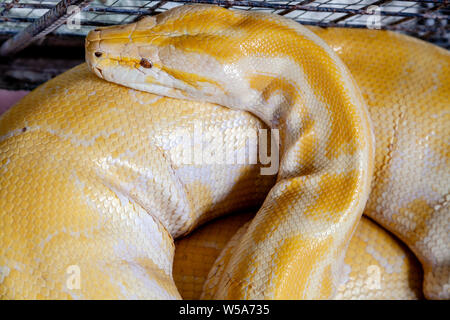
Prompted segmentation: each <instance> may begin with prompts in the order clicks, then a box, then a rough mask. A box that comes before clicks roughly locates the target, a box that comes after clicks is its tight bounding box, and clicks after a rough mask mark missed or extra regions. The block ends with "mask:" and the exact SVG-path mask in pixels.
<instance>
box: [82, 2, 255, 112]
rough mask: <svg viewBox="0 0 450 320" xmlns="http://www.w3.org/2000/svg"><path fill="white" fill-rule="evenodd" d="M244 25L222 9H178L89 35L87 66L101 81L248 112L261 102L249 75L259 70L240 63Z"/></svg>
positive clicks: (240, 18) (243, 18) (237, 16)
mask: <svg viewBox="0 0 450 320" xmlns="http://www.w3.org/2000/svg"><path fill="white" fill-rule="evenodd" d="M246 19H247V16H246V15H245V14H244V13H238V12H236V11H231V10H227V9H224V8H221V7H218V6H210V5H194V6H180V7H176V8H174V9H171V10H168V11H166V12H164V13H161V14H158V15H156V16H151V17H150V16H149V17H144V18H143V19H141V20H139V21H137V22H135V23H132V24H128V25H119V26H113V27H106V28H99V29H96V30H93V31H91V32H90V33H89V34H88V36H87V38H86V61H87V63H88V65H89V67H90V68H91V70H92V71H93V72H94V73H95V74H96V75H97V76H99V77H101V78H103V79H105V80H107V81H111V82H115V83H118V84H121V85H124V86H127V87H131V88H133V89H137V90H141V91H146V92H150V93H154V94H159V95H163V96H168V97H173V98H181V99H191V100H200V101H207V102H212V103H217V104H221V105H226V106H229V107H235V108H238V109H244V108H245V106H249V105H253V106H254V105H255V104H256V102H255V101H256V99H257V98H258V97H259V93H258V92H255V94H254V95H253V94H252V92H254V90H252V88H249V81H248V79H247V78H246V75H245V73H248V72H251V71H252V70H248V69H251V68H254V66H255V65H254V64H249V63H245V61H244V60H242V58H243V57H244V58H245V52H244V51H245V48H244V47H243V45H242V43H243V42H242V40H243V37H245V34H243V33H248V32H247V30H246V29H245V28H243V27H242V24H243V23H244V24H245V23H246V21H247V22H248V20H246ZM250 27H251V26H250ZM255 43H257V42H255ZM239 59H241V60H240V61H239ZM242 66H245V68H247V70H243V68H242Z"/></svg>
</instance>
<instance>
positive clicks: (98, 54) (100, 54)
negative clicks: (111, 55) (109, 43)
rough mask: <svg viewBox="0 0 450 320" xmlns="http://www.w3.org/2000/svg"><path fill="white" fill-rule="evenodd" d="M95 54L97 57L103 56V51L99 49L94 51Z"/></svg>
mask: <svg viewBox="0 0 450 320" xmlns="http://www.w3.org/2000/svg"><path fill="white" fill-rule="evenodd" d="M94 54H95V56H96V57H97V58H100V57H101V56H102V54H103V53H101V52H99V51H97V52H96V53H94Z"/></svg>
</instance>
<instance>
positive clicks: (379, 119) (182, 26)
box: [0, 5, 450, 299]
mask: <svg viewBox="0 0 450 320" xmlns="http://www.w3.org/2000/svg"><path fill="white" fill-rule="evenodd" d="M319 37H320V38H319ZM86 60H87V65H86V64H83V65H80V66H78V67H76V68H74V69H72V70H70V71H68V72H66V73H64V74H62V75H60V76H58V77H56V78H55V79H53V80H51V81H49V82H47V83H45V84H43V85H42V86H40V87H39V88H37V89H36V90H34V91H33V92H32V93H30V94H29V95H27V96H26V97H25V98H24V99H22V100H21V101H20V102H19V103H18V104H17V105H15V106H14V107H13V108H12V109H10V110H9V111H8V112H6V113H5V114H4V115H3V116H2V117H1V118H0V186H1V188H0V202H1V208H0V210H1V211H0V297H2V298H15V299H18V298H83V299H86V298H88V299H89V298H161V299H164V298H180V292H182V293H184V294H186V296H187V297H197V298H198V297H200V295H202V297H203V298H219V299H220V298H237V299H241V298H246V299H250V298H275V299H282V298H290V299H297V298H307V299H310V298H332V297H335V298H362V297H363V298H364V297H369V298H370V297H372V298H373V297H381V298H383V297H391V298H418V297H420V296H421V294H422V293H421V292H420V291H421V285H420V284H418V282H419V281H420V278H421V270H420V267H419V266H417V263H416V262H415V257H414V256H412V255H411V254H410V253H409V251H408V249H407V248H406V247H404V246H403V245H402V244H400V243H398V242H397V240H395V239H393V238H392V236H391V235H389V234H388V233H386V232H385V231H383V230H382V229H380V228H379V227H378V226H377V225H376V224H375V223H373V222H371V221H369V220H368V219H367V218H363V219H362V222H361V223H360V224H359V226H358V222H359V221H360V220H361V219H360V218H361V215H362V213H363V211H364V213H365V214H366V215H367V216H368V217H370V218H372V219H373V220H375V221H376V222H377V223H379V224H380V225H382V226H383V227H385V228H386V229H388V230H389V231H391V232H392V233H394V234H395V235H396V236H397V237H398V238H400V239H401V240H402V241H403V242H404V243H406V244H407V246H408V247H409V248H410V249H411V250H412V252H414V254H415V256H416V257H417V258H418V259H419V260H420V262H421V264H422V267H423V272H424V277H423V293H424V295H425V297H427V298H444V299H448V298H450V241H449V225H450V224H449V219H450V217H449V216H450V215H449V207H448V200H449V190H448V188H449V179H450V177H449V170H448V164H449V143H448V136H449V116H450V113H449V100H450V55H449V53H448V52H447V51H445V50H443V49H440V48H437V47H435V46H433V45H430V44H426V43H424V42H422V41H419V40H415V39H412V38H410V37H407V36H403V35H399V34H395V33H391V32H385V31H371V30H346V29H315V28H310V29H307V28H304V27H302V26H301V25H299V24H298V23H296V22H293V21H291V20H288V19H285V18H282V17H279V16H275V15H268V14H262V13H255V12H241V11H231V10H226V9H223V8H219V7H215V6H203V5H200V6H183V7H177V8H175V9H172V10H169V11H167V12H165V13H163V14H160V15H158V16H155V17H145V18H144V19H142V20H140V21H138V22H136V23H133V24H130V25H125V26H116V27H111V28H102V29H100V30H95V31H92V32H91V33H90V34H89V35H88V37H87V40H86ZM344 63H345V65H344ZM89 69H91V70H92V71H94V72H95V73H96V74H97V75H98V76H99V77H101V78H103V79H106V80H108V81H110V82H116V83H119V84H121V85H123V86H120V85H116V84H113V83H110V82H107V81H104V80H102V79H99V78H98V77H95V76H94V75H93V74H92V73H91V72H90V71H89ZM131 88H133V89H131ZM136 89H137V90H136ZM143 91H148V92H143ZM149 92H150V93H149ZM155 94H157V95H155ZM366 105H367V106H368V108H367V109H368V111H369V112H367V111H366ZM222 106H225V107H228V108H223V107H222ZM236 109H239V110H244V111H248V112H249V113H247V112H244V111H239V110H236ZM369 113H370V118H369ZM370 119H371V120H370ZM199 124H201V125H202V126H203V128H202V129H203V135H202V136H201V137H200V141H197V144H201V145H209V146H210V147H211V146H213V147H214V146H217V144H213V143H211V141H213V140H214V137H215V136H216V135H217V133H220V134H221V135H222V136H223V144H224V145H227V147H229V149H227V152H229V153H231V154H236V153H237V152H238V151H240V150H242V149H243V148H245V145H246V136H245V134H242V133H243V132H245V130H246V129H249V128H253V129H258V128H268V127H270V128H273V129H278V130H279V131H278V132H279V143H280V149H279V155H280V164H279V170H278V172H277V174H276V175H270V174H269V175H263V174H261V171H260V169H261V165H256V164H251V163H242V164H221V163H205V162H198V163H197V162H195V163H191V164H189V163H186V162H185V161H183V159H182V157H181V156H180V149H183V148H184V147H185V145H183V144H182V143H180V140H179V133H180V132H191V131H194V130H195V127H196V126H198V125H199ZM179 130H182V131H179ZM183 130H184V131H183ZM373 133H374V135H373ZM177 134H178V135H177ZM374 136H375V140H376V143H374ZM194 139H196V138H194ZM197 139H198V138H197ZM274 140H275V141H276V139H272V141H271V142H273V141H274ZM183 141H184V140H183ZM260 147H261V146H260ZM262 167H264V166H262ZM369 192H370V197H369ZM255 207H260V208H259V210H258V211H257V212H256V215H255V216H254V217H253V216H250V215H243V216H242V218H239V219H237V220H236V218H229V219H227V220H228V221H227V220H218V221H217V222H215V224H216V227H214V226H210V227H209V228H212V229H210V230H216V231H213V234H212V235H211V236H202V235H201V234H199V235H198V236H197V237H198V238H197V239H198V242H196V241H194V240H192V239H195V237H196V234H194V235H193V236H191V237H190V238H188V239H186V240H180V242H178V244H177V246H178V248H180V250H177V258H176V259H175V261H176V264H175V269H174V278H175V280H176V282H177V285H178V287H177V285H176V284H175V282H174V280H173V277H172V268H173V266H172V265H173V259H174V249H175V246H174V241H173V239H174V238H177V237H180V236H182V235H185V234H187V233H189V232H190V231H192V230H193V229H194V228H195V227H197V226H198V225H199V224H201V223H204V222H205V221H207V220H210V219H212V218H214V217H217V216H220V215H224V214H225V213H229V212H233V211H237V210H246V209H250V208H255ZM233 219H234V220H233ZM250 219H251V221H249V222H248V223H246V224H244V222H246V221H248V220H250ZM218 224H219V225H218ZM241 225H243V226H242V227H241V228H240V229H239V231H237V232H236V230H237V229H238V228H239V227H240V226H241ZM203 230H204V229H203ZM220 230H222V231H223V232H224V234H222V235H221V233H220ZM355 230H356V232H355ZM201 232H204V231H201ZM235 232H236V233H235ZM214 233H216V234H214ZM234 233H235V234H234ZM233 234H234V236H233V237H232V239H231V240H230V241H228V239H229V238H230V237H231V236H232V235H233ZM352 235H354V236H353V237H352ZM192 237H194V238H192ZM227 241H228V243H227ZM349 244H350V245H349ZM197 248H198V249H197ZM222 248H224V250H223V251H222V252H221V249H222ZM347 248H349V249H348V250H347ZM210 249H212V250H210ZM208 250H209V251H208ZM183 252H185V254H184V255H183ZM193 252H194V254H192V253H193ZM219 253H220V255H219ZM346 253H347V255H346ZM218 255H219V257H218V259H217V260H215V262H214V259H215V257H216V256H218ZM195 256H203V258H197V260H195ZM202 259H203V260H202ZM208 259H209V260H208ZM186 262H190V264H189V263H186ZM183 263H184V264H183ZM73 266H76V267H77V268H78V269H79V271H80V272H79V275H80V279H81V281H80V285H79V286H78V287H76V288H73V287H71V286H69V285H68V282H67V281H68V280H67V279H68V270H72V269H70V268H72V267H73ZM366 266H367V267H371V266H374V267H375V268H376V270H378V271H377V272H380V276H381V278H380V279H381V280H382V281H381V287H380V286H378V287H377V288H375V289H373V288H369V287H370V286H365V285H364V284H363V285H362V284H361V283H362V282H363V280H364V279H365V277H367V276H366V274H367V268H366ZM377 268H378V269H377ZM196 270H198V271H196ZM208 272H209V275H207V274H208ZM411 273H412V274H413V275H411ZM189 274H190V275H197V276H189ZM370 290H372V291H370ZM374 290H375V291H374ZM377 290H378V291H377ZM383 290H384V292H383ZM373 292H377V294H373ZM396 294H398V295H396Z"/></svg>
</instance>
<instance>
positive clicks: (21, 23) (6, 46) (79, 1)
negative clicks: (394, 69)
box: [0, 0, 450, 88]
mask: <svg viewBox="0 0 450 320" xmlns="http://www.w3.org/2000/svg"><path fill="white" fill-rule="evenodd" d="M190 3H208V4H217V5H220V6H223V7H226V8H229V9H240V10H259V11H265V12H270V13H276V14H279V15H283V16H285V17H288V18H291V19H294V20H296V21H298V22H300V23H302V24H305V25H315V26H320V27H347V28H377V29H386V30H394V31H398V32H402V33H406V34H409V35H412V36H414V37H418V38H421V39H423V40H426V41H430V42H433V43H435V44H437V45H439V46H442V47H444V48H447V49H448V48H450V41H449V40H450V39H449V38H450V24H449V12H450V0H420V1H410V0H395V1H390V0H303V1H277V0H252V1H241V0H236V1H234V0H175V1H148V0H0V40H3V43H2V44H1V46H0V56H3V57H15V54H16V53H20V52H21V51H23V49H24V48H26V47H28V46H29V45H30V44H31V43H36V42H37V43H39V42H42V41H43V40H44V39H46V38H47V39H48V38H50V37H53V38H58V39H64V40H65V41H66V42H68V41H70V40H72V41H73V40H74V39H77V40H78V46H79V47H80V46H81V44H82V42H81V41H82V39H83V38H84V36H85V35H86V34H87V33H88V32H89V30H91V29H92V28H95V27H98V26H108V25H114V24H125V23H130V22H133V21H136V20H137V19H139V18H140V17H142V16H144V15H155V14H158V13H160V12H163V11H165V10H168V9H170V8H173V7H176V6H180V5H184V4H190ZM37 40H39V41H37ZM58 43H59V44H60V43H61V41H60V42H58ZM33 56H34V55H33ZM78 62H79V61H78ZM26 63H27V62H26V61H25V63H24V62H23V61H20V63H16V64H14V63H13V64H12V66H13V67H14V66H16V67H17V68H19V74H21V71H20V70H24V68H25V67H24V64H25V65H26ZM28 63H29V62H28ZM74 63H75V62H73V63H72V64H74ZM30 65H32V68H36V63H34V62H33V63H31V64H30ZM52 65H53V66H55V65H56V66H57V62H55V61H53V60H52ZM66 65H67V63H65V66H64V67H63V68H62V69H61V70H60V69H58V68H56V69H55V70H53V69H52V70H50V71H49V72H50V74H49V75H48V76H46V78H45V79H42V80H39V81H37V82H43V81H44V80H46V79H47V78H50V77H52V76H54V75H56V74H57V73H59V72H61V71H64V69H66V68H67V67H66ZM69 67H70V63H69ZM7 68H11V63H6V64H4V65H3V69H2V66H1V63H0V72H2V71H5V72H11V71H10V70H9V69H7ZM44 68H48V67H47V66H45V67H44ZM28 69H29V68H28ZM28 69H26V70H25V71H27V72H29V70H28ZM39 71H40V73H43V74H45V72H41V71H42V70H39ZM44 71H45V70H44ZM22 73H23V72H22ZM36 73H37V72H36ZM21 83H24V81H23V79H21ZM1 86H2V81H1V77H0V87H1ZM34 86H35V85H31V86H30V88H32V87H34Z"/></svg>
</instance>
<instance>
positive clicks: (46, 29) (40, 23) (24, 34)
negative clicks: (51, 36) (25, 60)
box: [0, 0, 92, 56]
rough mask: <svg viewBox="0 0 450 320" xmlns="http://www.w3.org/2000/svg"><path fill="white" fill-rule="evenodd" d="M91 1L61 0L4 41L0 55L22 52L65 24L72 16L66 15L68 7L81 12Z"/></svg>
mask: <svg viewBox="0 0 450 320" xmlns="http://www.w3.org/2000/svg"><path fill="white" fill-rule="evenodd" d="M91 1H92V0H62V1H60V2H58V3H57V4H56V6H54V7H53V8H52V9H50V10H49V11H47V12H46V13H45V14H44V15H43V16H42V17H40V18H39V19H37V20H36V21H34V22H33V23H32V24H30V25H29V26H27V27H26V28H25V29H24V30H22V31H21V32H19V33H18V34H16V35H15V36H14V37H12V38H10V39H8V40H7V41H5V42H4V43H3V45H2V46H1V47H0V55H1V56H10V55H12V54H14V53H16V52H18V51H20V50H22V49H23V48H25V47H27V46H28V45H30V44H31V43H32V42H34V41H36V40H38V39H40V38H42V37H43V36H45V35H47V34H48V33H50V32H52V31H53V30H55V29H56V28H58V27H59V26H60V25H62V24H63V23H64V22H66V21H67V19H68V18H69V17H70V16H72V15H73V14H69V13H67V9H68V8H69V7H70V6H78V8H79V9H80V11H81V10H82V8H84V7H86V6H87V5H88V4H89V3H90V2H91Z"/></svg>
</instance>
